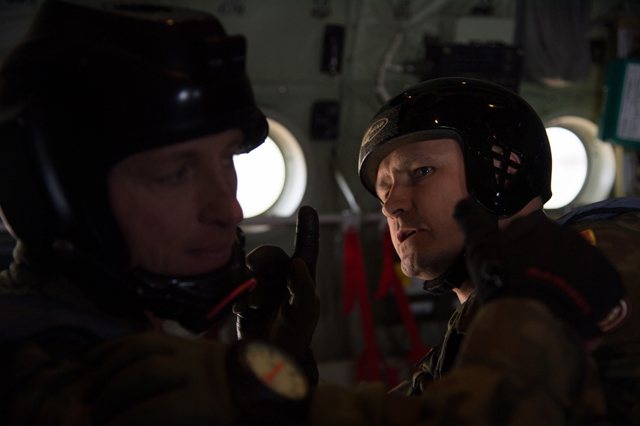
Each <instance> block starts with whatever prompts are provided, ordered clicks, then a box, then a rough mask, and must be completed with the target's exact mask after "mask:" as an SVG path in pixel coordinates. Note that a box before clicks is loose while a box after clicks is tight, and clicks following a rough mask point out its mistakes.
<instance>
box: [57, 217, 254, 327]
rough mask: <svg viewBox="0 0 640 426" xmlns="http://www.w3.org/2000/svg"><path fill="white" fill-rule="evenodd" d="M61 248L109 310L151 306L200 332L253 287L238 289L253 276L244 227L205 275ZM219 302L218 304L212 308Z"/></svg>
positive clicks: (78, 276)
mask: <svg viewBox="0 0 640 426" xmlns="http://www.w3.org/2000/svg"><path fill="white" fill-rule="evenodd" d="M57 251H58V253H60V255H61V256H62V258H63V259H65V260H66V262H65V264H67V265H69V266H70V267H69V269H68V272H69V274H70V276H72V277H75V279H76V280H78V281H79V282H84V283H85V288H86V289H87V290H88V291H89V293H91V294H92V295H93V297H95V299H96V301H97V302H98V303H100V304H101V305H102V306H103V307H104V308H106V309H107V310H109V311H114V312H118V313H119V314H122V313H123V312H125V311H127V307H128V306H135V309H136V310H139V309H145V310H146V309H148V310H150V311H151V312H152V313H153V314H154V315H155V316H156V317H158V318H162V319H169V320H174V321H176V322H178V323H180V325H181V326H182V327H184V328H187V329H189V330H191V331H193V332H194V333H196V334H197V333H200V332H202V331H205V330H207V329H209V328H210V327H211V326H213V325H214V324H215V323H217V322H219V321H220V320H221V319H223V318H224V317H226V316H227V314H228V313H229V312H231V308H232V305H233V303H234V302H235V301H236V300H237V299H238V298H239V297H242V296H244V295H245V293H246V291H248V290H249V286H245V287H243V290H244V291H241V290H239V289H238V287H239V286H240V284H242V283H243V282H245V281H247V279H248V278H249V270H248V268H247V267H246V264H245V250H244V234H243V233H242V230H241V229H240V228H237V231H236V241H235V243H234V246H233V252H232V255H231V258H230V259H229V261H228V262H227V263H226V264H225V265H223V266H221V267H220V268H218V269H216V270H214V271H211V272H208V273H205V274H201V275H192V276H166V275H158V274H154V273H151V272H149V271H146V270H143V269H139V268H138V269H133V270H129V271H119V270H118V268H114V267H113V266H110V265H108V264H107V263H105V262H102V261H100V260H99V259H97V258H95V257H93V256H88V255H86V254H83V253H82V252H80V251H79V250H77V249H75V248H74V247H72V246H70V247H65V246H60V247H58V250H57ZM79 265H80V266H79ZM87 277H91V279H89V280H87ZM223 302H224V303H223ZM214 308H217V309H216V310H215V312H212V309H214Z"/></svg>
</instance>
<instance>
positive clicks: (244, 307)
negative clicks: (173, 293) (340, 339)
mask: <svg viewBox="0 0 640 426" xmlns="http://www.w3.org/2000/svg"><path fill="white" fill-rule="evenodd" d="M318 247H319V223H318V214H317V212H316V211H315V210H314V209H313V208H311V207H309V206H303V207H301V208H300V211H299V212H298V223H297V227H296V236H295V241H294V253H293V256H291V258H289V256H288V255H287V254H286V253H285V252H284V251H283V250H282V249H281V248H279V247H274V246H261V247H258V248H256V249H255V250H253V251H252V252H251V253H249V254H248V255H247V267H248V268H249V269H250V270H251V274H252V275H253V277H254V278H256V279H257V281H258V284H257V286H256V289H255V290H253V291H252V292H251V293H249V295H248V296H247V297H246V298H245V299H243V300H241V301H239V302H237V303H236V304H235V305H234V307H233V311H234V312H235V313H236V315H237V316H238V318H237V322H236V329H237V332H238V338H239V339H246V338H248V337H253V338H260V339H263V340H267V341H269V342H271V343H274V344H276V345H278V346H280V347H281V348H283V349H285V350H286V351H288V352H289V353H290V354H291V355H292V356H293V357H294V358H296V360H298V361H299V362H300V363H301V364H302V366H303V368H305V370H308V368H307V366H306V365H305V363H306V362H308V361H309V360H308V358H309V356H311V358H312V355H310V349H309V345H310V344H311V338H312V337H313V332H314V331H315V328H316V325H317V324H318V319H319V318H320V301H319V299H318V296H317V295H316V292H315V286H316V285H315V271H316V262H317V259H318ZM312 369H314V370H315V361H313V366H312ZM308 374H309V373H308ZM312 375H313V374H312ZM310 379H311V381H312V383H313V382H317V379H316V380H314V378H313V377H310Z"/></svg>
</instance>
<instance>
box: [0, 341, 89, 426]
mask: <svg viewBox="0 0 640 426" xmlns="http://www.w3.org/2000/svg"><path fill="white" fill-rule="evenodd" d="M79 349H80V348H79V346H78V345H76V344H74V343H71V342H65V343H61V342H60V341H56V340H55V339H54V340H51V339H48V338H42V337H41V338H39V339H37V340H31V341H28V342H20V343H12V344H3V345H2V350H0V383H2V386H1V387H0V424H2V425H7V426H18V425H20V426H21V425H34V424H37V425H49V424H51V425H54V424H55V425H63V426H76V425H89V424H90V422H89V416H88V408H87V407H86V406H85V405H84V404H83V403H82V400H81V395H82V394H83V390H84V382H83V377H84V376H85V373H86V371H87V369H86V367H85V365H84V363H83V362H81V360H80V358H81V357H80V356H79V355H80V353H79Z"/></svg>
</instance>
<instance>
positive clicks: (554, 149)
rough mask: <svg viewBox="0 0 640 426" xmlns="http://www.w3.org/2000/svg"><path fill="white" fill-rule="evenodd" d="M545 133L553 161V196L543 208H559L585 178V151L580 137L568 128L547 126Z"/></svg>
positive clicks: (581, 185)
mask: <svg viewBox="0 0 640 426" xmlns="http://www.w3.org/2000/svg"><path fill="white" fill-rule="evenodd" d="M547 135H548V136H549V144H550V145H551V158H552V161H553V169H552V170H553V171H552V173H551V193H552V194H553V196H552V197H551V199H550V200H549V201H547V203H546V204H545V208H547V209H559V208H561V207H564V206H566V205H567V204H569V203H570V202H572V201H573V200H574V199H575V198H576V197H577V196H578V194H579V193H580V190H581V189H582V187H583V185H584V181H585V180H586V179H587V164H588V163H587V151H586V150H585V149H584V145H583V144H582V142H581V141H580V138H578V136H576V134H575V133H573V132H572V131H570V130H567V129H564V128H562V127H549V128H547Z"/></svg>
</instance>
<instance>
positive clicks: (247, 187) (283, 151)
mask: <svg viewBox="0 0 640 426" xmlns="http://www.w3.org/2000/svg"><path fill="white" fill-rule="evenodd" d="M267 121H268V122H269V136H268V137H267V140H266V141H264V143H263V144H262V145H260V146H259V147H258V148H256V149H254V150H253V151H251V152H249V153H247V154H240V155H236V156H235V157H234V158H233V162H234V165H235V168H236V173H237V175H238V192H237V197H238V201H239V202H240V206H242V211H243V213H244V217H245V219H246V218H250V217H254V216H258V215H261V214H264V215H268V216H280V217H282V216H285V217H286V216H291V215H292V214H293V213H294V212H295V211H296V209H297V208H298V206H299V205H300V202H301V201H302V196H303V195H304V191H305V189H306V186H307V166H306V161H305V158H304V154H303V153H302V148H301V147H300V144H299V143H298V141H297V139H296V138H295V137H294V136H293V134H292V133H291V132H290V131H289V130H287V128H286V127H284V126H283V125H282V124H280V123H279V122H277V121H275V120H272V119H270V118H267Z"/></svg>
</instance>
